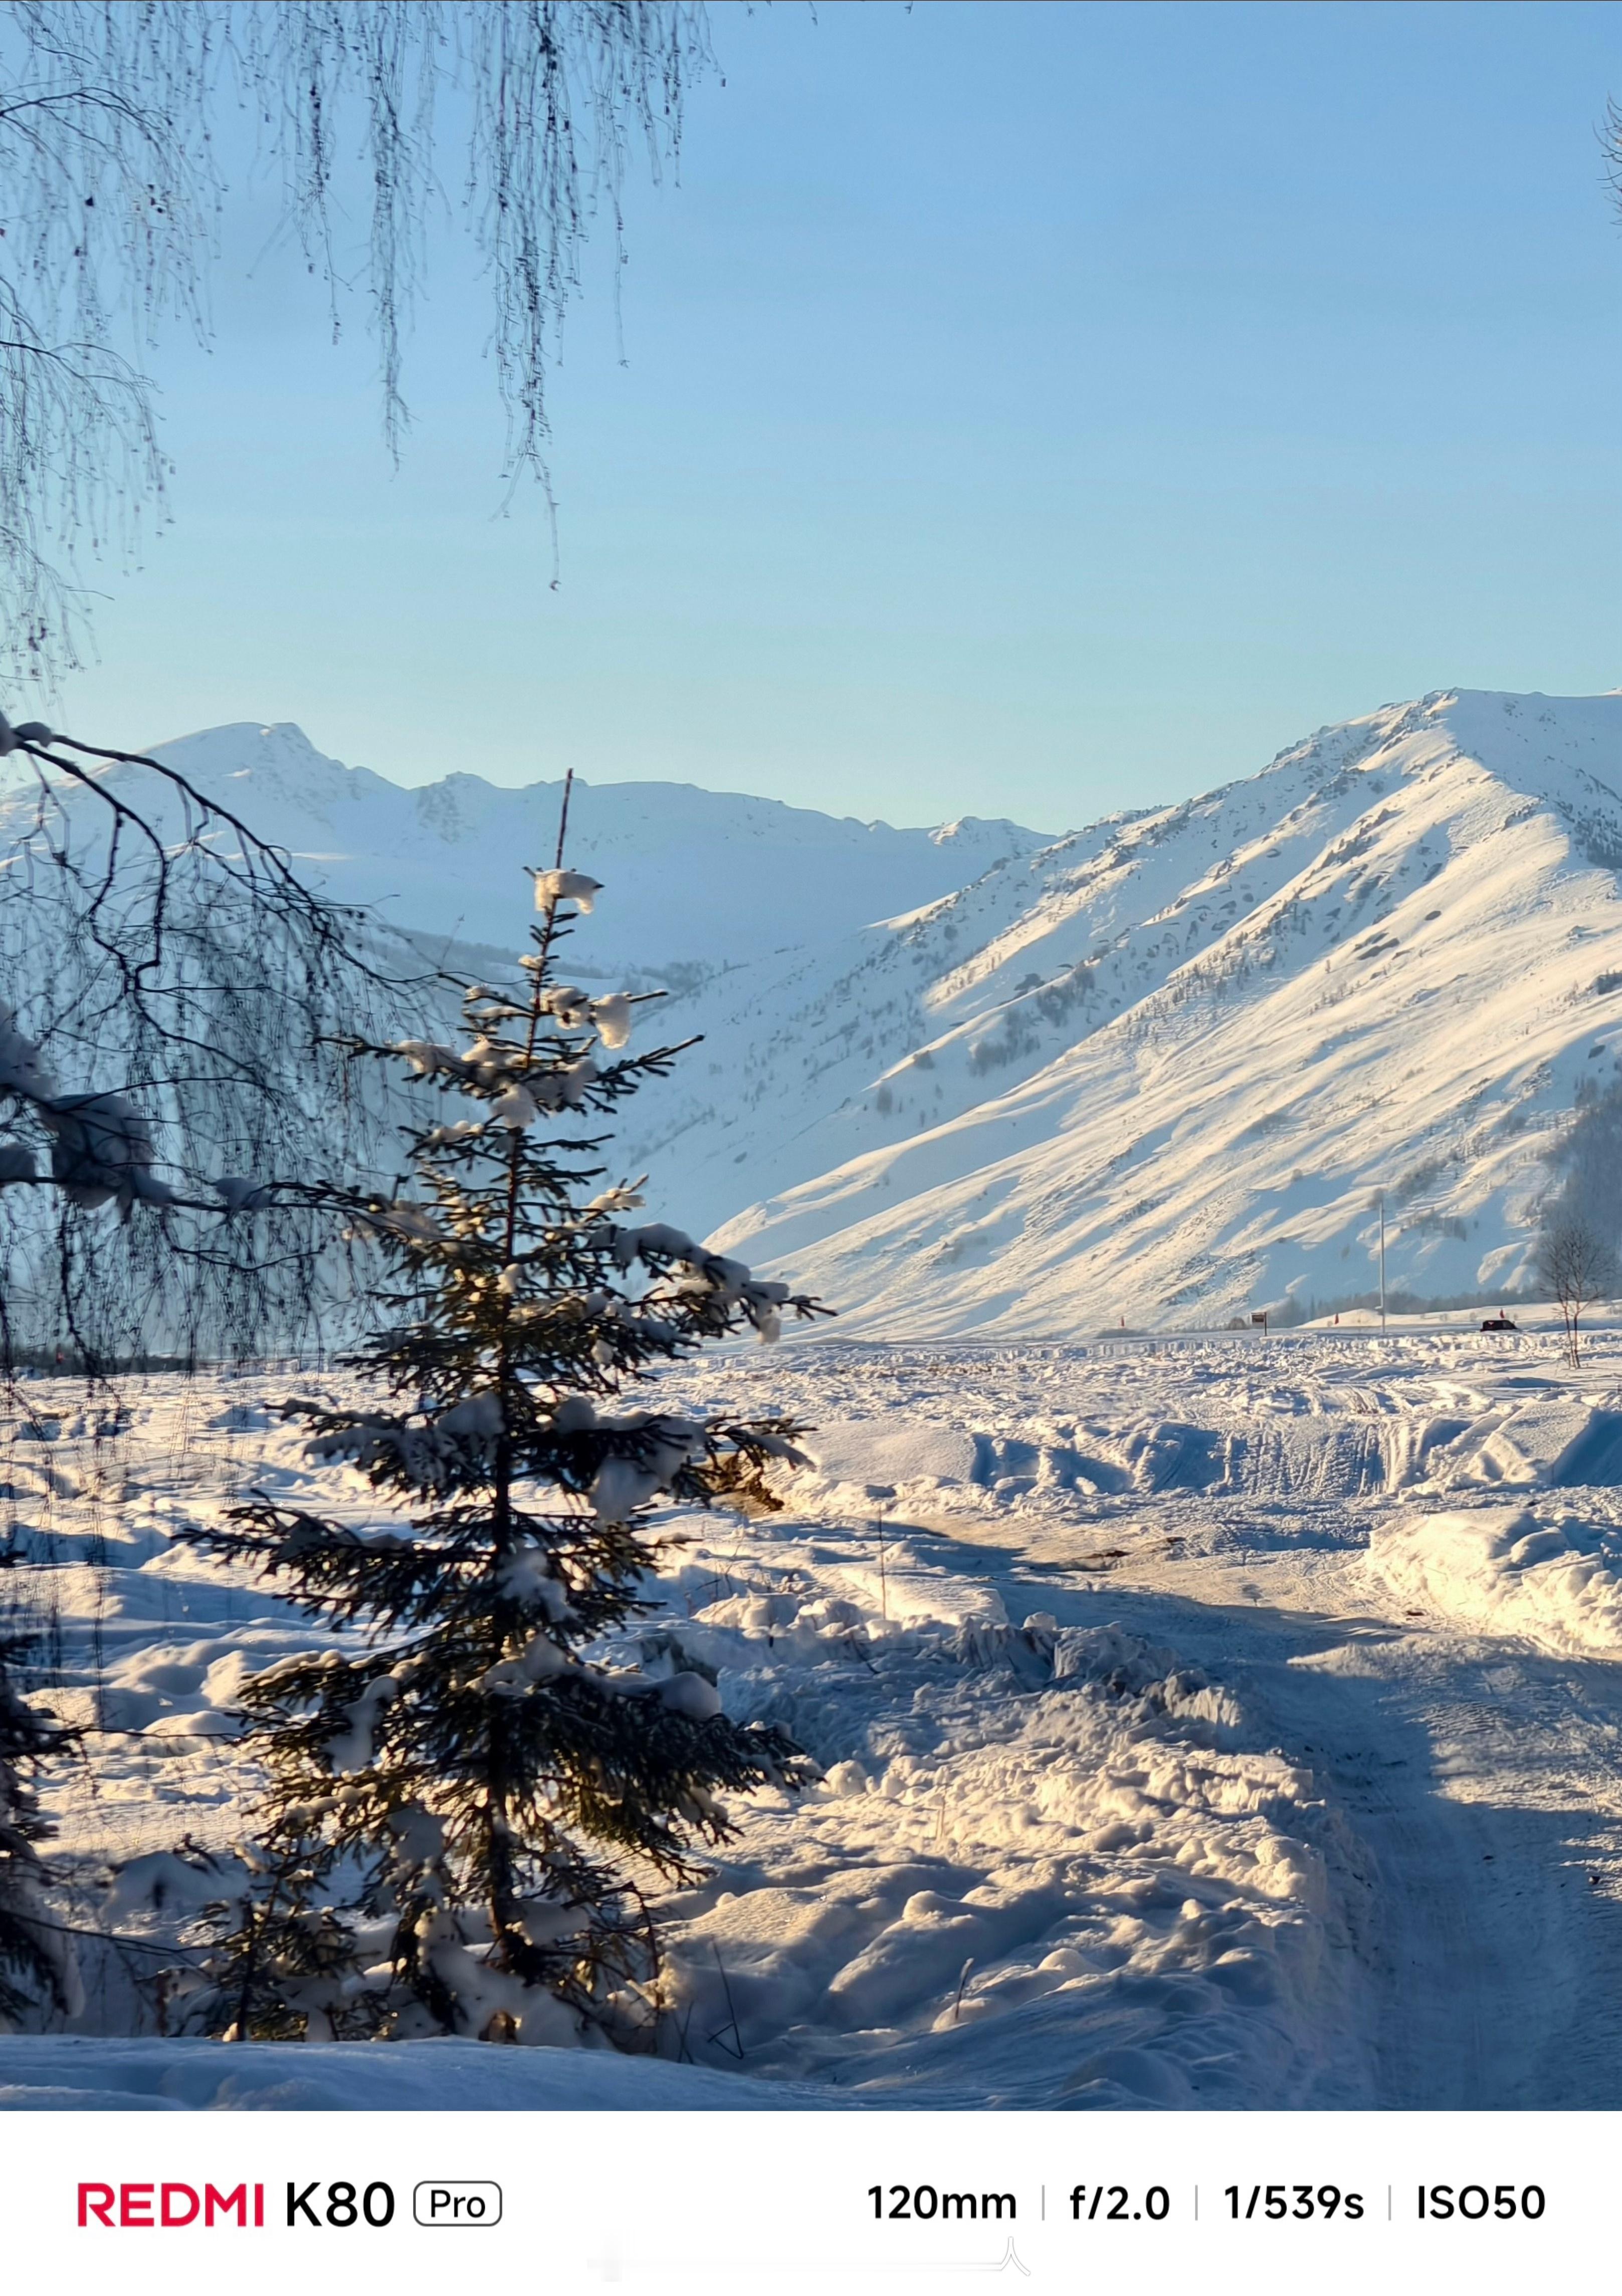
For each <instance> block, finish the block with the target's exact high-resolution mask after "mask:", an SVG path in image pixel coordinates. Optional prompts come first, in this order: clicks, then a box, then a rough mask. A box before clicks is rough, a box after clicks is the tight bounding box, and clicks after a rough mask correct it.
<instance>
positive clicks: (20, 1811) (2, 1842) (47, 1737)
mask: <svg viewBox="0 0 1622 2296" xmlns="http://www.w3.org/2000/svg"><path fill="white" fill-rule="evenodd" d="M16 1652H17V1645H16V1644H15V1643H14V1642H12V1643H0V2026H4V2025H15V2024H20V2023H25V2022H29V2021H32V2019H33V2018H34V2017H35V2016H37V2014H38V2013H39V2012H40V2011H41V2010H42V2009H55V2010H59V2011H61V2013H64V2014H66V2015H71V2014H73V2013H74V2012H75V2011H77V2010H78V2009H79V2008H80V2007H82V2006H83V2003H82V1999H81V1997H80V1991H79V1983H78V1972H77V1969H76V1968H75V1965H74V1961H73V1955H72V1949H71V1944H70V1939H68V1937H67V1936H66V1935H65V1934H64V1932H63V1931H61V1928H60V1927H59V1926H58V1925H57V1923H55V1921H54V1920H53V1917H52V1915H51V1913H50V1910H49V1907H47V1905H46V1903H45V1879H46V1875H45V1865H44V1862H43V1860H42V1858H41V1857H40V1854H39V1844H40V1843H41V1842H42V1841H44V1840H45V1838H46V1836H47V1834H48V1833H49V1831H50V1829H49V1827H48V1826H47V1825H46V1823H45V1819H44V1818H43V1817H41V1816H40V1814H39V1805H38V1802H37V1798H36V1796H35V1792H34V1779H35V1776H36V1774H37V1772H38V1770H39V1768H40V1767H41V1765H42V1764H43V1763H44V1762H45V1760H46V1759H48V1758H49V1756H50V1755H52V1754H53V1753H54V1752H56V1751H58V1749H59V1748H60V1747H61V1745H62V1744H63V1743H65V1741H66V1737H67V1734H66V1733H65V1732H64V1731H62V1730H60V1729H58V1728H57V1727H56V1726H54V1725H53V1723H50V1722H48V1721H47V1720H45V1718H44V1717H43V1716H41V1715H39V1714H37V1713H36V1712H35V1711H34V1710H33V1708H32V1707H30V1706H29V1705H27V1704H25V1703H24V1702H23V1701H22V1700H21V1699H20V1698H19V1696H18V1695H17V1693H16V1691H15V1690H14V1689H13V1687H12V1681H11V1675H10V1668H9V1666H8V1663H7V1661H8V1660H10V1659H12V1658H14V1657H15V1655H16Z"/></svg>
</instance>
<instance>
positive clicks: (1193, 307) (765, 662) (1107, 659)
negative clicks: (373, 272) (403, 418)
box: [29, 0, 1622, 830]
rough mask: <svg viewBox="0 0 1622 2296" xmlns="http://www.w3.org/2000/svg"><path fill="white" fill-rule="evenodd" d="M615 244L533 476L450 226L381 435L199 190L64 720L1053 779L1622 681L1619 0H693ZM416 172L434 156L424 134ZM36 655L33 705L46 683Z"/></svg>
mask: <svg viewBox="0 0 1622 2296" xmlns="http://www.w3.org/2000/svg"><path fill="white" fill-rule="evenodd" d="M711 28H712V35H713V38H714V44H715V47H716V50H717V56H718V58H719V60H720V62H721V64H722V66H723V68H724V70H725V86H722V85H721V84H720V83H719V82H718V81H717V80H714V79H712V80H711V81H710V82H709V84H708V85H706V86H702V87H701V88H700V89H699V90H698V91H697V92H696V94H694V96H693V98H692V103H691V108H690V111H689V117H688V122H687V135H686V145H685V152H684V160H683V165H682V180H681V183H680V185H679V187H678V186H676V185H673V184H670V183H668V182H667V183H666V184H665V185H664V186H663V187H662V188H660V189H659V190H654V189H652V188H651V187H649V186H644V184H643V182H642V181H641V179H640V178H639V179H638V180H637V182H636V184H635V186H634V189H633V195H632V197H631V200H630V202H629V210H628V234H627V248H628V254H629V264H628V267H627V271H626V273H625V283H624V330H625V342H626V350H627V360H628V364H627V365H625V366H623V367H622V366H621V365H619V364H618V360H617V357H616V353H615V346H614V337H613V330H612V325H611V323H610V296H609V287H608V281H609V266H608V265H607V263H606V261H604V260H602V259H601V258H602V256H603V255H604V253H605V252H606V250H605V248H600V249H599V250H598V256H599V259H598V260H596V261H594V263H593V264H592V266H590V274H589V278H588V282H587V288H588V292H587V296H586V301H585V302H584V304H582V305H581V306H579V307H577V308H576V310H575V312H574V314H573V316H572V317H571V319H570V321H569V330H568V334H567V340H566V348H567V363H566V365H565V367H564V369H563V371H562V373H561V375H560V376H559V377H558V378H557V380H556V383H555V387H554V390H553V416H554V422H555V430H556V439H555V449H554V456H553V462H554V476H555V483H556V488H557V493H558V497H559V503H560V524H561V552H562V581H561V586H560V587H559V588H558V589H557V590H555V591H554V590H553V589H552V587H551V586H550V580H551V573H552V562H551V552H550V545H549V541H548V536H547V529H546V522H545V516H544V512H543V507H542V504H540V502H539V501H538V499H537V498H535V497H534V496H533V495H532V494H531V495H528V496H520V501H519V503H518V504H517V506H516V508H515V510H514V512H513V514H512V516H511V517H509V518H506V519H500V518H497V517H496V516H494V515H493V513H494V512H496V506H497V504H498V503H499V499H500V492H501V489H500V484H499V478H498V471H499V467H500V455H501V439H502V434H501V425H500V421H499V415H498V412H497V409H496V400H495V392H494V387H493V383H492V381H491V379H490V376H489V373H488V369H487V365H485V363H484V361H483V358H482V357H481V350H482V343H483V335H484V317H483V303H482V290H481V289H480V288H479V286H478V285H477V283H475V282H474V281H473V279H472V277H471V258H470V256H469V255H468V253H467V251H466V249H465V246H464V245H463V243H462V242H459V241H458V240H457V239H456V238H455V237H454V236H453V237H448V238H446V239H444V240H442V241H440V242H437V243H436V246H435V249H434V273H433V277H432V280H431V283H430V288H431V293H430V301H429V302H428V303H427V305H426V306H425V307H424V309H423V311H422V316H421V319H420V321H419V324H418V327H417V331H416V335H415V338H414V341H413V343H412V345H411V346H410V351H409V357H408V364H407V368H406V393H407V397H408V398H409V399H410V400H411V402H412V404H413V406H414V413H415V415H416V424H415V429H414V434H413V436H412V438H411V439H410V440H409V442H408V445H407V449H406V458H405V461H404V464H403V466H402V468H401V470H400V471H399V472H398V473H395V472H393V471H391V469H390V467H389V463H388V460H387V458H386V456H385V455H384V453H383V449H382V447H381V439H380V436H379V424H378V412H377V398H376V392H375V387H374V381H373V364H374V363H373V351H372V347H371V345H370V344H369V342H368V341H367V340H366V338H365V332H364V326H363V324H362V320H363V314H362V311H361V309H360V308H359V307H358V306H357V307H356V310H355V312H354V313H353V314H352V315H351V321H350V325H349V329H348V334H347V336H346V340H345V341H344V343H343V344H342V345H341V346H340V348H338V349H337V350H334V349H333V348H332V346H331V345H330V342H329V340H328V339H327V332H326V328H325V324H324V305H323V300H322V297H321V295H320V293H319V291H317V290H316V289H315V287H314V285H313V284H312V283H309V282H307V281H306V280H305V279H304V278H303V277H302V275H301V274H300V271H299V266H298V264H297V262H296V261H295V260H294V259H292V258H291V256H274V257H269V258H262V259H260V260H259V261H258V264H257V266H256V267H255V268H254V269H253V272H252V275H251V277H250V276H249V275H248V263H247V258H248V256H249V255H250V254H251V253H252V251H253V250H255V249H256V248H257V247H258V242H259V238H260V236H261V227H262V225H263V221H264V215H263V213H260V214H259V215H258V217H251V216H250V217H246V218H243V219H239V220H237V221H234V222H233V223H232V224H230V225H229V226H228V231H227V239H226V250H225V259H224V261H223V262H222V265H221V266H220V268H219V270H218V272H217V275H216V279H215V313H216V318H217V335H216V340H215V346H214V348H213V350H212V352H211V353H209V355H206V356H205V355H203V354H201V353H199V352H197V351H196V350H195V349H193V348H190V347H189V346H188V345H187V344H186V343H184V341H183V340H180V339H179V338H176V337H173V336H171V337H169V338H168V339H167V340H166V341H165V342H164V344H163V345H162V347H161V348H160V353H159V355H158V357H157V360H156V364H155V369H154V371H155V373H157V375H158V376H159V378H160V381H161V382H162V384H163V387H164V399H163V406H164V416H165V424H166V431H165V437H166V444H167V445H168V448H169V450H170V451H171V452H172V454H173V455H174V456H175V458H176V466H177V467H176V478H175V481H174V488H173V510H174V513H175V517H174V523H173V524H172V526H171V527H170V528H169V529H168V530H167V531H165V532H164V533H163V534H162V535H161V536H160V537H157V538H156V539H155V540H154V541H153V542H152V545H151V546H149V548H148V549H147V551H146V553H145V556H144V563H143V569H142V570H140V571H139V572H138V573H136V574H135V575H133V576H131V577H129V578H124V577H122V576H121V575H117V574H115V575H113V576H112V577H111V578H110V579H109V582H108V588H109V591H110V596H109V598H108V601H107V603H105V605H104V606H103V607H102V610H101V612H100V615H99V622H98V628H99V641H100V648H101V660H100V662H99V663H98V664H96V665H94V666H93V667H92V668H88V669H86V671H84V672H83V673H81V674H79V675H78V676H77V677H76V678H75V679H74V680H73V681H72V682H71V684H70V686H69V688H68V690H67V692H66V693H65V694H64V695H63V697H62V698H61V704H60V707H59V709H58V710H57V711H56V713H55V714H56V715H57V717H58V721H59V722H61V723H62V724H64V725H66V726H68V727H69V728H70V730H72V731H74V732H76V733H78V734H81V735H82V736H84V737H85V738H87V739H90V740H95V741H102V742H114V743H123V742H152V741H156V740H161V739H164V738H166V737H168V736H172V735H176V734H184V733H188V732H192V731H194V730H196V729H197V728H199V727H201V726H208V725H213V724H217V723H220V722H223V721H225V720H230V719H237V718H250V719H262V720H274V719H293V720H296V721H297V722H298V723H299V725H301V726H303V727H304V729H305V731H306V733H307V734H308V735H309V736H310V738H311V740H312V741H314V742H315V743H316V745H317V747H319V748H321V749H323V750H327V751H329V752H330V753H331V754H332V755H335V756H337V757H340V758H343V759H344V760H345V761H346V762H347V763H348V764H350V765H356V766H368V767H372V768H373V769H374V770H375V771H377V772H380V773H382V774H386V775H389V776H390V777H391V778H393V779H395V780H397V781H404V782H409V783H415V782H421V781H425V780H429V779H431V778H435V777H437V776H438V775H441V774H444V773H446V772H451V771H456V770H465V771H471V772H477V773H482V774H484V775H487V777H488V778H490V779H493V780H496V781H502V782H523V781H528V780H532V779H535V778H537V777H541V776H545V777H548V778H551V777H554V776H555V775H558V774H560V773H561V771H562V770H563V768H564V767H566V766H569V765H572V766H574V767H576V768H577V769H578V771H579V772H581V773H582V774H584V775H586V777H587V778H588V779H591V780H594V781H620V780H642V779H671V780H681V781H692V782H697V783H701V784H703V785H705V786H708V787H710V788H715V789H734V790H746V791H754V792H757V793H758V794H760V795H763V796H767V797H776V798H782V799H786V800H788V801H790V802H791V803H795V804H800V805H812V806H817V807H820V808H823V809H825V810H828V811H831V812H836V813H854V814H857V815H859V816H863V817H864V818H868V817H872V816H881V817H883V818H886V819H889V820H890V821H893V822H897V823H900V824H912V823H924V822H934V821H938V820H941V819H945V818H949V817H951V816H954V815H958V814H962V813H979V814H1007V815H1012V816H1014V817H1015V818H1018V819H1020V820H1023V821H1025V822H1027V823H1028V824H1031V825H1033V826H1036V827H1039V828H1044V829H1050V830H1059V829H1062V828H1065V827H1069V826H1073V825H1075V824H1078V823H1080V822H1082V821H1084V820H1087V819H1091V818H1094V817H1095V816H1098V815H1100V814H1102V813H1106V812H1109V811H1111V810H1113V809H1115V808H1117V807H1119V806H1123V805H1132V804H1144V803H1148V802H1151V801H1152V800H1159V799H1175V798H1177V797H1180V796H1183V795H1186V794H1189V793H1191V792H1192V791H1196V790H1200V789H1203V788H1207V787H1209V786H1211V785H1212V784H1213V783H1217V782H1220V781H1224V780H1227V779H1231V778H1233V776H1235V775H1241V774H1246V773H1251V772H1254V771H1256V770H1257V769H1258V768H1259V767H1261V766H1263V765H1264V764H1266V761H1267V759H1268V758H1270V757H1271V756H1272V755H1273V754H1274V752H1275V751H1276V750H1278V749H1280V748H1281V747H1282V746H1284V745H1285V744H1287V743H1289V742H1292V741H1294V740H1296V739H1297V738H1298V737H1299V736H1301V735H1302V734H1307V733H1310V732H1311V731H1313V730H1314V729H1315V727H1317V726H1320V725H1323V724H1325V723H1329V722H1332V721H1334V720H1336V719H1338V718H1341V717H1349V716H1353V715H1356V714H1358V713H1360V712H1362V711H1364V710H1366V709H1374V708H1376V707H1378V706H1379V705H1380V704H1381V703H1383V702H1388V701H1401V700H1405V699H1408V698H1410V697H1412V696H1413V695H1416V694H1419V693H1424V692H1426V691H1428V690H1430V689H1433V688H1436V687H1440V686H1447V685H1486V686H1502V687H1506V688H1512V689H1516V690H1528V689H1532V688H1536V689H1541V690H1542V691H1544V692H1548V693H1585V692H1594V691H1597V690H1600V689H1602V688H1608V687H1612V686H1615V685H1618V684H1619V683H1622V611H1618V610H1619V609H1622V232H1619V231H1618V225H1617V222H1616V219H1615V216H1614V212H1613V209H1612V208H1611V207H1610V203H1609V202H1608V199H1607V196H1606V193H1605V188H1604V181H1603V168H1602V157H1601V152H1600V148H1599V144H1598V141H1597V137H1596V128H1597V126H1598V124H1599V122H1600V121H1601V120H1602V117H1603V114H1604V109H1605V102H1606V98H1607V95H1608V94H1612V93H1614V94H1617V96H1618V99H1622V8H1618V6H1617V5H1615V4H1611V0H1602V4H1593V0H1587V4H1574V5H1568V4H1561V0H1547V4H1541V5H1530V4H1517V0H1508V4H1491V5H1475V4H1470V0H1447V4H1439V5H1432V4H1428V0H1402V4H1386V0H1357V4H1350V5H1342V4H1337V0H1321V4H1313V5H1302V4H1294V0H1265V4H1261V5H1250V4H1227V0H1199V4H1196V5H1183V4H1151V0H1137V4H1131V5H1125V6H1120V5H1114V4H1096V5H1094V4H1070V0H1040V4H1034V5H1033V4H1025V0H995V4H987V0H957V4H950V5H948V4H943V0H922V4H920V5H918V6H916V7H914V8H913V9H912V10H911V11H910V12H908V11H906V10H905V9H904V8H902V7H901V6H899V5H892V4H889V0H872V4H864V5H857V4H854V0H847V4H837V0H836V4H834V5H832V6H828V5H823V7H822V8H821V9H820V10H819V11H818V12H817V13H816V14H815V16H813V14H812V13H811V12H810V11H808V10H807V9H805V8H802V7H800V6H798V5H796V4H793V0H782V4H780V5H778V6H776V7H774V8H772V9H770V10H769V11H765V12H753V13H750V12H747V11H746V10H745V8H744V7H742V6H741V5H738V4H733V0H722V4H721V5H718V6H712V9H711ZM444 172H445V175H446V180H447V181H448V182H451V183H453V184H454V183H455V180H456V173H457V171H456V167H455V159H454V156H453V155H451V154H450V153H448V152H447V154H446V164H445V168H444ZM34 707H35V705H34V704H33V703H32V702H30V703H29V710H30V713H32V711H33V709H34Z"/></svg>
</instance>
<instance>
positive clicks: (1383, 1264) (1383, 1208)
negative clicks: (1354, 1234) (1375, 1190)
mask: <svg viewBox="0 0 1622 2296" xmlns="http://www.w3.org/2000/svg"><path fill="white" fill-rule="evenodd" d="M1385 1328H1386V1192H1385V1190H1384V1189H1383V1188H1381V1190H1380V1330H1381V1331H1382V1332H1383V1331H1384V1330H1385Z"/></svg>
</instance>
